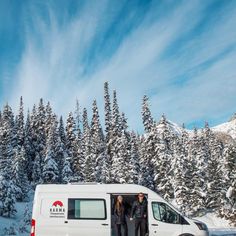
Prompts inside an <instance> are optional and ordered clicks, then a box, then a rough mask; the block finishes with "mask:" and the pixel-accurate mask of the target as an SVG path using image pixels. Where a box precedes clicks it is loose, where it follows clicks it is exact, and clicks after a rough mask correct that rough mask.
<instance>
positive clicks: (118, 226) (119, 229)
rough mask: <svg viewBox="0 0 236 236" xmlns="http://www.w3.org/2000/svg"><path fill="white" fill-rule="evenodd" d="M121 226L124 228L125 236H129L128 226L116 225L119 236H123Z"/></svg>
mask: <svg viewBox="0 0 236 236" xmlns="http://www.w3.org/2000/svg"><path fill="white" fill-rule="evenodd" d="M121 226H122V228H123V231H124V236H128V227H127V224H126V223H125V224H116V232H117V236H121V235H122V234H121Z"/></svg>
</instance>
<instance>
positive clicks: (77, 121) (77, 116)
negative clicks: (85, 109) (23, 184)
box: [75, 99, 80, 132]
mask: <svg viewBox="0 0 236 236" xmlns="http://www.w3.org/2000/svg"><path fill="white" fill-rule="evenodd" d="M79 129H80V105H79V100H78V99H76V106H75V130H76V132H78V130H79Z"/></svg>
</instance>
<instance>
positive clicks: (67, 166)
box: [62, 153, 73, 184]
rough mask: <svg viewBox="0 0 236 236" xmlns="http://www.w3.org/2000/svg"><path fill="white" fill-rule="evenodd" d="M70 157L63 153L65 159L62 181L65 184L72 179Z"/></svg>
mask: <svg viewBox="0 0 236 236" xmlns="http://www.w3.org/2000/svg"><path fill="white" fill-rule="evenodd" d="M70 161H71V159H70V157H68V156H67V153H65V159H64V164H63V169H62V183H64V184H67V183H70V181H71V180H72V179H73V171H72V170H71V162H70Z"/></svg>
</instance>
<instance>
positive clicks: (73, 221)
mask: <svg viewBox="0 0 236 236" xmlns="http://www.w3.org/2000/svg"><path fill="white" fill-rule="evenodd" d="M110 212H111V211H110V195H108V194H96V195H93V194H90V195H89V197H88V195H87V194H86V195H84V196H83V194H82V193H80V194H79V197H78V194H69V197H68V215H67V222H66V224H67V232H68V235H70V236H78V235H80V236H91V235H96V236H110V234H111V225H110V222H111V220H110V219H111V214H110Z"/></svg>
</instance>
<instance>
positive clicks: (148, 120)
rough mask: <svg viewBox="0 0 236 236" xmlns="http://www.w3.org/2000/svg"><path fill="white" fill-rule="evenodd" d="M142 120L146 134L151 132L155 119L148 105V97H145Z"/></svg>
mask: <svg viewBox="0 0 236 236" xmlns="http://www.w3.org/2000/svg"><path fill="white" fill-rule="evenodd" d="M142 119H143V125H144V130H145V132H146V133H148V132H150V131H151V129H152V126H153V118H152V115H151V111H150V108H149V104H148V97H147V96H146V95H144V97H143V103H142Z"/></svg>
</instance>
